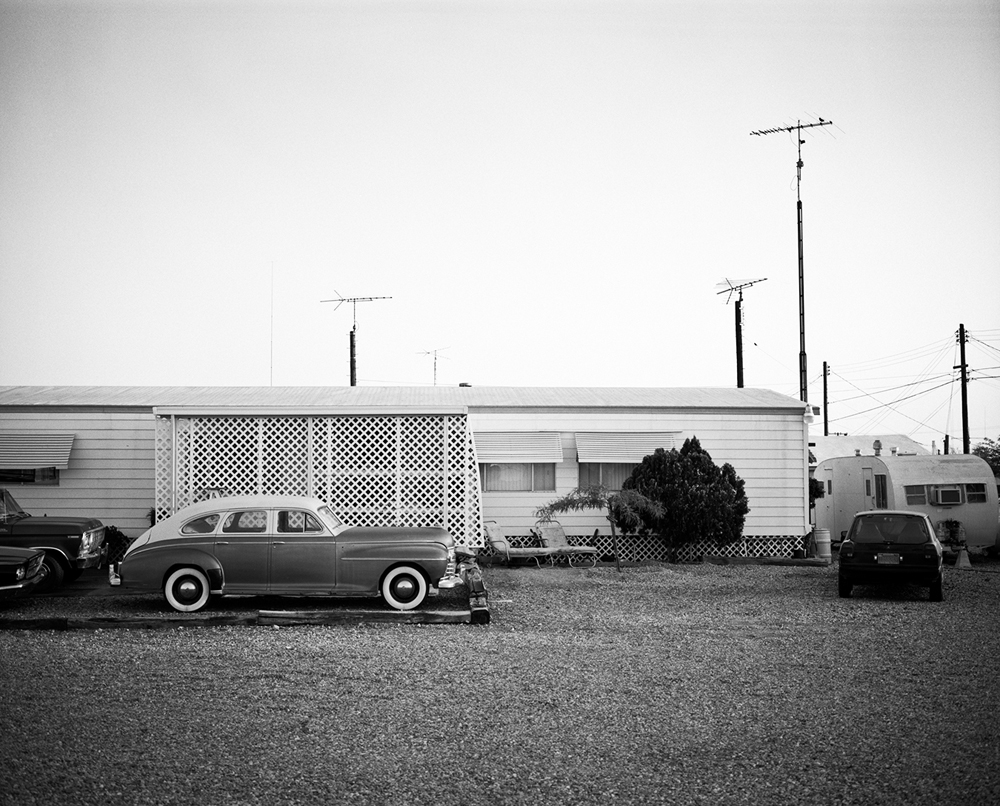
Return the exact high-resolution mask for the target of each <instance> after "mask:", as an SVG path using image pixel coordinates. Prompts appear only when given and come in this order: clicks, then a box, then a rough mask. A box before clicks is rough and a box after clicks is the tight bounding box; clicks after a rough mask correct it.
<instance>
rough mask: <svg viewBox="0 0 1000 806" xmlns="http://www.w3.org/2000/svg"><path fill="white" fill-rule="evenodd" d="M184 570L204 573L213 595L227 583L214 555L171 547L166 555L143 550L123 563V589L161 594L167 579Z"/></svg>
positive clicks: (121, 567)
mask: <svg viewBox="0 0 1000 806" xmlns="http://www.w3.org/2000/svg"><path fill="white" fill-rule="evenodd" d="M185 566H192V567H194V568H200V569H201V570H202V571H204V572H205V573H206V574H207V575H208V581H209V583H210V585H211V588H212V592H213V593H218V592H220V591H221V590H222V586H223V583H224V580H223V574H222V565H221V563H220V562H219V561H218V559H216V557H215V555H213V554H210V553H209V552H207V551H204V550H201V549H197V548H194V547H191V548H184V547H171V548H170V549H169V550H168V551H163V550H157V549H156V547H155V545H154V546H153V547H150V548H144V549H140V550H139V551H137V552H135V553H130V554H128V556H126V557H125V558H124V559H123V560H122V562H121V564H120V566H119V569H118V573H119V576H120V577H121V584H122V586H123V587H126V588H140V589H145V590H162V589H163V586H164V584H166V581H167V577H169V576H170V574H172V573H173V572H174V571H175V570H176V569H178V568H183V567H185Z"/></svg>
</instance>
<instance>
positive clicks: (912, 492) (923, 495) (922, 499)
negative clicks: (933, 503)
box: [903, 484, 927, 506]
mask: <svg viewBox="0 0 1000 806" xmlns="http://www.w3.org/2000/svg"><path fill="white" fill-rule="evenodd" d="M903 489H904V490H905V491H906V503H907V504H908V505H909V506H915V505H919V504H926V503H927V488H926V487H924V485H923V484H918V485H913V486H907V487H904V488H903Z"/></svg>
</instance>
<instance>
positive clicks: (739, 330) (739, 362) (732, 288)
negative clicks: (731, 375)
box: [716, 277, 767, 389]
mask: <svg viewBox="0 0 1000 806" xmlns="http://www.w3.org/2000/svg"><path fill="white" fill-rule="evenodd" d="M766 279H767V278H766V277H762V278H760V279H759V280H747V281H746V282H742V283H737V284H736V285H733V284H732V283H731V282H730V281H729V278H728V277H727V278H726V280H725V284H726V285H727V286H728V288H724V289H722V291H719V292H718V293H719V294H726V293H728V294H729V296H728V297H726V302H727V303H728V302H729V300H730V298H732V296H733V294H736V388H737V389H742V388H743V289H744V288H749V287H750V286H752V285H756V284H757V283H763V282H764V281H765V280H766ZM720 285H722V283H719V284H718V285H717V286H716V288H718V287H719V286H720Z"/></svg>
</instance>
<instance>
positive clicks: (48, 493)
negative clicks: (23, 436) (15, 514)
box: [0, 410, 154, 537]
mask: <svg viewBox="0 0 1000 806" xmlns="http://www.w3.org/2000/svg"><path fill="white" fill-rule="evenodd" d="M0 431H3V432H5V433H18V432H21V433H35V434H41V433H58V434H75V435H76V439H75V440H74V441H73V451H72V453H71V454H70V457H69V468H68V469H66V470H60V471H59V484H58V485H45V484H11V485H7V486H8V489H9V490H10V491H11V494H12V495H13V496H14V498H16V499H17V502H18V503H19V504H20V505H21V506H22V507H24V509H25V510H27V511H28V512H30V513H31V514H32V515H64V516H80V517H92V518H99V519H100V520H101V522H102V523H104V525H105V526H116V527H118V528H119V529H121V530H122V531H123V532H124V533H125V534H126V535H128V536H129V537H136V536H138V535H139V534H141V533H142V532H143V531H144V530H145V529H147V528H149V518H148V514H149V510H150V508H151V507H152V506H153V452H154V424H153V414H152V411H150V412H149V413H139V412H120V411H116V412H104V411H72V412H69V411H67V412H62V411H52V410H38V411H32V412H25V413H19V412H16V411H5V412H0Z"/></svg>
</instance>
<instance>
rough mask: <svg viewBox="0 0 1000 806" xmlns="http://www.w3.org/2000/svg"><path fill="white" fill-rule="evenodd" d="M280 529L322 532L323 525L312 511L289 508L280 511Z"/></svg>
mask: <svg viewBox="0 0 1000 806" xmlns="http://www.w3.org/2000/svg"><path fill="white" fill-rule="evenodd" d="M278 531H279V532H282V533H302V532H306V533H309V532H322V531H323V527H322V526H321V525H320V522H319V521H318V520H316V518H314V517H313V516H312V515H311V514H310V513H308V512H302V511H301V510H298V509H289V510H282V511H280V512H279V513H278Z"/></svg>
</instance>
